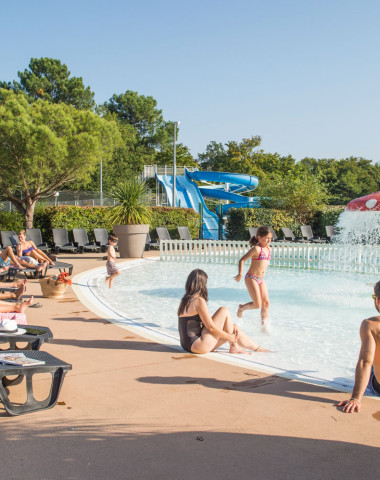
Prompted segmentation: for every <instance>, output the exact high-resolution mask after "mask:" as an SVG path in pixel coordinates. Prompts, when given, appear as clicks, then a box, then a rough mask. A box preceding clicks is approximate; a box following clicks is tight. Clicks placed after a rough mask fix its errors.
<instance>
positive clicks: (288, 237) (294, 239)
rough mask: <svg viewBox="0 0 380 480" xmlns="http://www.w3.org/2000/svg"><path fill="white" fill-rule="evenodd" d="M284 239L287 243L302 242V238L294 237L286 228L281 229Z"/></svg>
mask: <svg viewBox="0 0 380 480" xmlns="http://www.w3.org/2000/svg"><path fill="white" fill-rule="evenodd" d="M281 230H282V233H283V234H284V239H285V240H286V241H288V242H302V237H296V236H295V235H294V233H293V231H292V230H291V229H290V228H288V227H283V228H281Z"/></svg>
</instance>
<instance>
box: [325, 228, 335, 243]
mask: <svg viewBox="0 0 380 480" xmlns="http://www.w3.org/2000/svg"><path fill="white" fill-rule="evenodd" d="M325 229H326V237H327V241H328V242H331V240H332V238H333V237H334V236H335V235H336V234H337V231H336V228H335V227H334V226H333V225H327V226H326V227H325Z"/></svg>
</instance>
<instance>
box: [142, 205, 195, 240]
mask: <svg viewBox="0 0 380 480" xmlns="http://www.w3.org/2000/svg"><path fill="white" fill-rule="evenodd" d="M151 210H152V218H151V221H150V236H151V237H152V240H153V239H154V240H156V239H157V235H156V227H166V228H167V229H168V231H169V233H170V236H171V238H173V239H175V238H177V239H178V238H179V235H178V230H177V227H189V230H190V233H191V236H192V238H198V235H199V222H200V216H199V213H196V212H195V211H194V210H193V209H192V208H175V209H174V208H169V207H152V209H151Z"/></svg>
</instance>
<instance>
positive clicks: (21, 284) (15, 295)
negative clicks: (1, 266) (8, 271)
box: [0, 279, 27, 300]
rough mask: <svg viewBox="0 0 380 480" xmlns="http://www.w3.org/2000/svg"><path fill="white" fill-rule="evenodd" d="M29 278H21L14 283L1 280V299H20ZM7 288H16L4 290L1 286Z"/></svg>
mask: <svg viewBox="0 0 380 480" xmlns="http://www.w3.org/2000/svg"><path fill="white" fill-rule="evenodd" d="M26 282H27V280H26V279H25V280H19V281H16V282H12V283H4V282H0V300H18V299H19V298H20V297H21V295H22V294H23V293H24V292H25V288H26ZM2 286H3V287H4V288H6V289H9V288H14V290H13V292H2V291H1V287H2Z"/></svg>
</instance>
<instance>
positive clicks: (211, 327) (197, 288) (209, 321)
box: [178, 269, 268, 353]
mask: <svg viewBox="0 0 380 480" xmlns="http://www.w3.org/2000/svg"><path fill="white" fill-rule="evenodd" d="M185 290H186V293H185V295H184V296H183V297H182V300H181V303H180V305H179V308H178V330H179V336H180V340H181V346H182V348H183V349H184V350H187V351H188V352H192V353H209V352H212V351H214V350H216V349H217V348H218V347H220V346H221V345H223V344H224V343H226V342H228V343H229V344H230V353H247V352H246V350H244V349H248V350H253V351H254V352H268V350H265V349H264V348H262V347H260V345H257V344H256V343H255V342H254V341H253V340H251V339H250V338H249V337H248V335H247V334H245V333H244V332H243V331H242V330H240V328H239V327H238V326H237V325H234V324H233V322H232V317H231V313H230V311H229V310H228V308H226V307H220V308H219V309H218V310H217V311H216V312H215V313H214V315H212V316H211V315H210V312H209V310H208V307H207V300H208V292H207V274H206V272H204V271H203V270H199V269H196V270H193V271H192V272H191V273H190V275H189V276H188V278H187V281H186V287H185ZM242 347H243V348H242Z"/></svg>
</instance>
